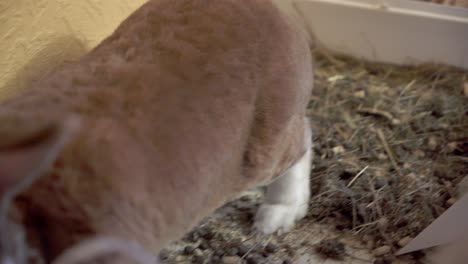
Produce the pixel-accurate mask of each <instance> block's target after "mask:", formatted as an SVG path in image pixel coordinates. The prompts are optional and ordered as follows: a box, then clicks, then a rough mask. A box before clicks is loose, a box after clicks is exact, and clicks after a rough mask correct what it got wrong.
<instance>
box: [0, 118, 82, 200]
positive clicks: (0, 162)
mask: <svg viewBox="0 0 468 264" xmlns="http://www.w3.org/2000/svg"><path fill="white" fill-rule="evenodd" d="M36 121H37V120H29V122H31V123H35V122H36ZM2 125H5V126H6V125H8V124H5V123H4V124H2ZM27 127H28V129H25V130H24V131H23V130H21V129H18V130H20V131H16V133H15V134H12V133H11V131H9V132H8V133H7V132H5V133H4V134H5V135H3V134H2V132H3V131H2V129H1V127H0V196H3V195H4V194H5V193H6V192H21V191H22V190H24V189H25V188H27V187H28V186H29V185H30V184H31V183H33V182H34V181H35V180H36V179H37V178H38V177H39V176H41V175H42V174H44V173H45V172H46V171H47V170H48V169H49V167H50V166H51V165H52V164H53V162H54V161H55V160H56V158H57V156H58V155H59V154H60V152H61V151H62V149H63V148H64V147H65V145H66V144H67V143H68V142H69V140H70V139H71V138H72V136H73V135H74V134H75V132H76V131H77V130H78V129H79V127H80V120H79V118H78V117H75V116H71V117H67V118H65V119H64V120H60V121H50V122H47V123H42V124H38V125H37V126H32V125H28V126H27ZM31 127H32V128H31ZM5 130H6V129H5ZM10 130H11V129H10Z"/></svg>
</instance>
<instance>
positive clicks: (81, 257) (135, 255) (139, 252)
mask: <svg viewBox="0 0 468 264" xmlns="http://www.w3.org/2000/svg"><path fill="white" fill-rule="evenodd" d="M114 253H117V254H119V255H120V256H121V257H129V258H130V259H132V260H134V261H136V263H138V264H159V263H160V262H159V258H158V257H157V256H155V255H154V254H152V253H150V252H148V251H147V250H146V249H145V248H143V247H142V246H141V245H140V244H138V243H136V242H133V241H127V240H121V239H118V238H115V237H94V238H91V239H88V240H84V241H81V242H80V243H78V244H77V245H75V246H73V247H71V248H69V249H68V250H66V251H65V252H64V253H62V255H60V256H59V257H58V258H57V259H56V260H55V261H54V262H53V264H79V263H87V262H89V261H91V260H93V259H95V258H98V257H103V256H106V255H110V254H114Z"/></svg>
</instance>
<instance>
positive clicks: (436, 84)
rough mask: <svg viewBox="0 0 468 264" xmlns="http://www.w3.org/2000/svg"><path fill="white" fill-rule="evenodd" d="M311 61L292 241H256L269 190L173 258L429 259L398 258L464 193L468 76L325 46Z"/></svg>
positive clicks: (227, 210)
mask: <svg viewBox="0 0 468 264" xmlns="http://www.w3.org/2000/svg"><path fill="white" fill-rule="evenodd" d="M314 63H315V83H314V90H313V95H312V97H311V98H310V103H309V106H308V115H309V117H310V119H311V121H312V122H313V130H314V155H315V157H314V168H313V170H312V190H313V197H312V199H311V202H310V210H309V214H308V216H307V217H306V219H304V220H302V221H301V222H299V223H298V225H297V226H296V228H295V229H294V230H293V231H292V232H290V233H288V234H285V235H275V236H271V237H262V236H260V235H253V234H252V233H251V229H250V226H251V222H252V218H253V215H254V213H255V210H256V208H257V207H258V205H259V203H260V201H261V195H260V194H259V192H258V191H251V192H249V193H246V194H245V195H244V196H242V197H241V198H240V199H238V200H236V201H232V202H230V203H229V204H227V205H225V206H224V207H222V208H220V209H219V210H218V211H217V212H215V213H214V214H213V216H210V217H209V218H208V219H206V220H205V221H204V222H203V223H202V224H201V225H200V227H198V228H196V229H195V230H193V231H192V232H191V233H190V234H188V235H187V236H186V237H185V238H184V239H182V240H181V241H178V242H175V243H174V244H173V245H171V246H170V247H168V248H167V249H166V250H165V251H164V252H163V253H162V258H163V259H164V260H165V261H166V262H167V263H247V264H255V263H273V264H274V263H283V264H287V263H303V264H306V263H327V264H329V263H376V264H377V263H378V264H383V263H399V262H398V261H406V262H404V263H425V262H424V255H425V253H424V252H418V253H413V254H410V255H408V256H405V257H402V258H399V259H397V258H396V257H395V256H394V255H393V254H394V253H395V251H396V250H398V249H399V248H401V247H403V246H404V245H406V244H407V243H408V242H409V241H410V240H411V238H413V237H415V236H416V235H417V234H418V233H419V232H420V231H422V230H423V229H424V228H425V227H427V226H428V225H429V224H430V223H431V222H432V221H433V220H434V219H435V218H437V217H438V216H439V215H440V214H442V212H444V210H446V209H447V208H449V207H450V206H451V205H453V204H454V203H455V202H456V200H457V199H458V198H459V197H460V195H461V194H462V193H464V192H465V191H466V190H465V189H464V188H466V187H467V186H468V184H467V182H468V180H467V178H468V177H466V176H468V72H467V71H463V70H459V69H455V68H451V67H446V66H441V65H420V66H392V65H384V64H378V63H367V62H363V61H360V60H355V59H352V58H348V57H341V56H337V55H332V54H330V53H328V52H324V51H320V52H319V51H317V52H315V62H314ZM464 179H465V181H463V180H464ZM463 186H465V187H463ZM402 263H403V262H402Z"/></svg>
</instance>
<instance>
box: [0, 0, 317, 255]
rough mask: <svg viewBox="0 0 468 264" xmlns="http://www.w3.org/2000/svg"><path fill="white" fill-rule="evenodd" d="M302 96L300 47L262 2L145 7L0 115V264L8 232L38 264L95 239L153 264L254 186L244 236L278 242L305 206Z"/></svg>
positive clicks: (306, 53) (304, 64)
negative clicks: (116, 243)
mask: <svg viewBox="0 0 468 264" xmlns="http://www.w3.org/2000/svg"><path fill="white" fill-rule="evenodd" d="M311 88H312V65H311V54H310V50H309V46H308V43H307V39H306V37H305V36H304V35H303V34H301V33H299V31H298V30H297V29H296V28H295V27H294V26H293V24H292V23H291V22H290V21H289V20H288V19H287V18H286V17H285V16H284V15H283V14H282V13H281V12H280V10H279V9H278V8H276V7H275V6H274V5H273V4H272V3H271V2H270V1H269V0H150V1H148V2H147V3H146V4H144V5H143V6H142V7H141V8H139V9H138V10H137V11H135V12H134V13H133V14H132V15H130V17H128V18H127V19H126V20H125V21H124V22H123V23H122V24H121V25H120V26H119V27H118V28H117V29H116V31H115V32H114V33H113V34H112V35H111V36H110V37H108V38H107V39H105V40H104V41H103V42H102V43H101V44H99V45H98V46H97V47H96V48H94V49H93V50H92V51H90V52H89V53H88V54H86V55H85V56H83V57H82V58H81V59H80V60H79V61H77V62H75V63H70V64H69V65H66V66H64V67H62V68H61V69H60V70H58V71H56V72H54V73H52V74H50V75H48V76H46V77H45V78H43V79H42V80H41V81H39V82H36V83H34V84H33V85H32V87H31V88H30V89H28V90H27V91H25V92H24V93H21V94H20V95H18V96H16V97H14V98H11V99H9V100H7V101H6V102H4V103H2V104H1V106H0V192H1V193H3V196H4V198H3V201H4V203H3V204H4V206H3V207H2V208H3V211H9V212H10V214H9V218H8V219H3V220H1V222H0V224H1V225H2V226H3V227H2V230H3V233H2V241H3V243H2V248H1V249H2V254H0V257H1V258H2V259H0V263H11V261H10V260H11V259H15V258H16V260H14V261H13V263H16V264H21V263H20V260H18V258H17V257H15V254H14V251H15V250H18V249H17V247H15V246H11V245H9V243H10V244H11V243H13V241H12V240H13V238H12V236H16V234H18V232H19V231H13V230H16V229H14V228H13V227H12V226H13V225H14V223H17V224H20V226H22V227H24V229H25V231H26V233H27V238H28V239H27V240H28V243H29V245H30V246H31V247H33V248H37V249H38V250H39V252H41V255H42V257H43V258H44V259H45V261H46V262H50V261H52V260H54V259H56V258H57V256H59V255H60V254H61V253H63V252H64V251H65V250H66V249H68V248H70V247H71V246H73V245H75V244H76V243H79V242H82V241H86V240H85V239H87V238H90V237H95V236H104V237H115V238H119V239H122V240H124V241H135V243H138V245H141V246H143V247H144V248H145V249H147V250H148V251H150V252H153V253H154V254H156V253H157V252H159V250H160V249H161V248H163V247H164V246H166V245H167V244H168V243H169V242H171V241H173V240H175V239H178V238H180V237H181V236H182V235H183V234H184V233H186V232H187V231H189V229H190V228H193V227H194V226H195V225H196V224H197V223H198V222H199V221H200V220H201V219H202V218H203V217H205V216H207V215H209V214H210V213H211V212H212V211H213V210H214V209H216V208H217V207H219V206H221V205H223V203H225V202H226V201H228V200H229V199H232V198H234V197H236V195H238V194H239V193H240V192H242V191H244V190H246V189H248V188H251V187H254V186H257V185H259V184H269V185H268V188H267V193H266V197H265V202H264V204H263V205H262V206H261V207H260V209H259V211H258V213H257V215H256V217H255V224H254V226H255V228H256V229H258V230H260V231H262V232H264V233H273V232H276V231H287V230H288V229H290V228H291V227H292V226H293V224H294V222H295V221H296V220H299V219H301V218H302V217H304V216H305V214H306V211H307V204H308V200H309V195H310V194H309V171H310V160H311V134H310V127H309V123H308V120H307V118H306V116H305V110H306V104H307V102H308V98H309V95H310V92H311ZM39 176H40V177H39ZM36 178H38V179H37V180H35V179H36ZM19 193H20V195H18V196H16V195H17V194H19ZM14 197H15V199H13V198H14ZM12 200H14V203H13V204H12V210H9V209H8V208H9V205H10V202H9V201H12ZM3 213H4V214H6V213H5V212H3ZM4 218H5V217H4ZM12 221H13V222H14V223H12ZM10 227H11V228H10ZM6 233H9V235H7V234H6ZM11 233H13V234H11ZM5 237H6V238H5ZM102 241H104V242H102V243H107V242H106V241H109V240H105V239H104V240H102ZM132 243H133V242H132ZM7 249H8V250H7ZM85 251H86V250H85ZM12 252H13V253H12ZM72 253H73V252H72ZM72 253H71V255H73V254H72ZM7 260H8V261H10V262H8V261H7ZM2 261H3V262H2ZM15 261H16V262H15ZM140 262H142V261H140Z"/></svg>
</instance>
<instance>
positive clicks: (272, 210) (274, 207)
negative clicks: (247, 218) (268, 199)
mask: <svg viewBox="0 0 468 264" xmlns="http://www.w3.org/2000/svg"><path fill="white" fill-rule="evenodd" d="M306 213H307V206H306V208H305V211H304V208H303V207H299V206H297V205H296V204H263V205H261V206H260V208H259V210H258V212H257V215H256V216H255V223H254V228H255V229H256V230H258V231H260V232H262V233H264V234H272V233H275V232H278V233H284V232H287V231H289V230H290V229H291V228H292V227H293V226H294V222H295V221H296V220H298V219H300V218H302V217H304V216H305V214H306Z"/></svg>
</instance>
